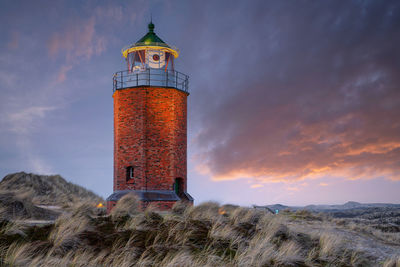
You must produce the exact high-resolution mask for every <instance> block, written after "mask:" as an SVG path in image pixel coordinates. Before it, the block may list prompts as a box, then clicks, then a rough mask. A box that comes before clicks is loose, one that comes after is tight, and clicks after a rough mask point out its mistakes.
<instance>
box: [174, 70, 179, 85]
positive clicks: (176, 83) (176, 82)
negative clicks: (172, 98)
mask: <svg viewBox="0 0 400 267" xmlns="http://www.w3.org/2000/svg"><path fill="white" fill-rule="evenodd" d="M174 72H175V88H178V72H177V71H174Z"/></svg>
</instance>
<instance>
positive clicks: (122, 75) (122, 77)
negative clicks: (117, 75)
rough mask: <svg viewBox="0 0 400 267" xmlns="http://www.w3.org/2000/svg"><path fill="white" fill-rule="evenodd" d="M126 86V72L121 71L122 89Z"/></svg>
mask: <svg viewBox="0 0 400 267" xmlns="http://www.w3.org/2000/svg"><path fill="white" fill-rule="evenodd" d="M123 86H124V72H123V71H121V88H123Z"/></svg>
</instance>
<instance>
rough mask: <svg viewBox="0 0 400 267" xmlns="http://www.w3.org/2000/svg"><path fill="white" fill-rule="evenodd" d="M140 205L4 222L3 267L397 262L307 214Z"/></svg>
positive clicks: (124, 203)
mask: <svg viewBox="0 0 400 267" xmlns="http://www.w3.org/2000/svg"><path fill="white" fill-rule="evenodd" d="M137 205H138V202H137V199H136V198H135V197H134V196H130V195H127V196H125V197H124V198H123V199H121V201H120V202H119V203H118V204H117V206H116V207H115V209H114V210H113V212H112V214H111V215H109V216H106V215H99V210H98V209H96V208H94V206H93V205H92V204H85V203H82V204H80V205H77V206H75V208H74V210H72V211H71V212H70V213H68V214H64V215H63V216H61V217H59V218H58V219H57V220H56V222H55V223H54V224H52V225H48V226H41V227H38V226H35V227H32V226H22V225H18V224H15V223H12V222H3V223H2V225H1V230H0V266H10V265H11V266H190V267H193V266H379V265H381V266H387V267H389V266H399V262H400V258H399V256H398V255H397V256H396V255H389V254H385V255H384V256H385V257H386V258H382V257H381V256H382V255H375V256H374V255H373V254H368V253H367V252H368V251H367V250H363V249H361V248H360V247H358V246H354V245H353V244H350V243H349V241H348V240H347V239H346V235H345V234H344V235H343V234H342V235H341V234H337V233H336V232H335V231H337V229H336V228H335V227H338V226H337V224H336V223H332V222H330V221H326V218H323V217H320V216H318V215H315V214H310V213H307V212H296V213H290V212H286V213H284V214H279V215H272V214H270V213H266V212H263V211H260V210H255V209H249V208H242V207H236V206H231V205H225V206H220V205H219V204H218V203H215V202H208V203H203V204H200V205H198V206H187V205H186V204H185V203H177V204H176V205H175V206H174V208H173V209H172V211H171V212H168V213H166V212H163V213H161V212H157V211H156V210H154V209H152V208H149V209H147V210H146V211H144V212H139V211H138V208H137V207H138V206H137ZM346 227H347V226H346ZM346 227H341V228H340V231H342V232H343V231H347V230H346V229H347V228H346ZM315 228H318V229H317V230H315ZM335 229H336V230H335ZM348 231H349V232H345V233H352V232H354V230H352V229H348ZM399 245H400V244H399ZM399 247H400V246H398V247H397V248H399ZM395 248H396V247H395ZM396 257H397V258H396Z"/></svg>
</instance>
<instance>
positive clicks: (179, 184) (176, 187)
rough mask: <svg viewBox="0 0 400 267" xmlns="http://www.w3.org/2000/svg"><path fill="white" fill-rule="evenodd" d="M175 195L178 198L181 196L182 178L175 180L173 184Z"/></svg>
mask: <svg viewBox="0 0 400 267" xmlns="http://www.w3.org/2000/svg"><path fill="white" fill-rule="evenodd" d="M173 188H174V191H175V194H177V195H178V196H182V193H183V179H182V178H175V183H174V185H173Z"/></svg>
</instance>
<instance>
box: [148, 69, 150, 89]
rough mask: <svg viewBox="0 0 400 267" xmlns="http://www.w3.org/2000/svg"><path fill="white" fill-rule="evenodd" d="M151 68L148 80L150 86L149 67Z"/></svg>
mask: <svg viewBox="0 0 400 267" xmlns="http://www.w3.org/2000/svg"><path fill="white" fill-rule="evenodd" d="M148 70H149V80H148V85H149V86H150V68H148Z"/></svg>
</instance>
